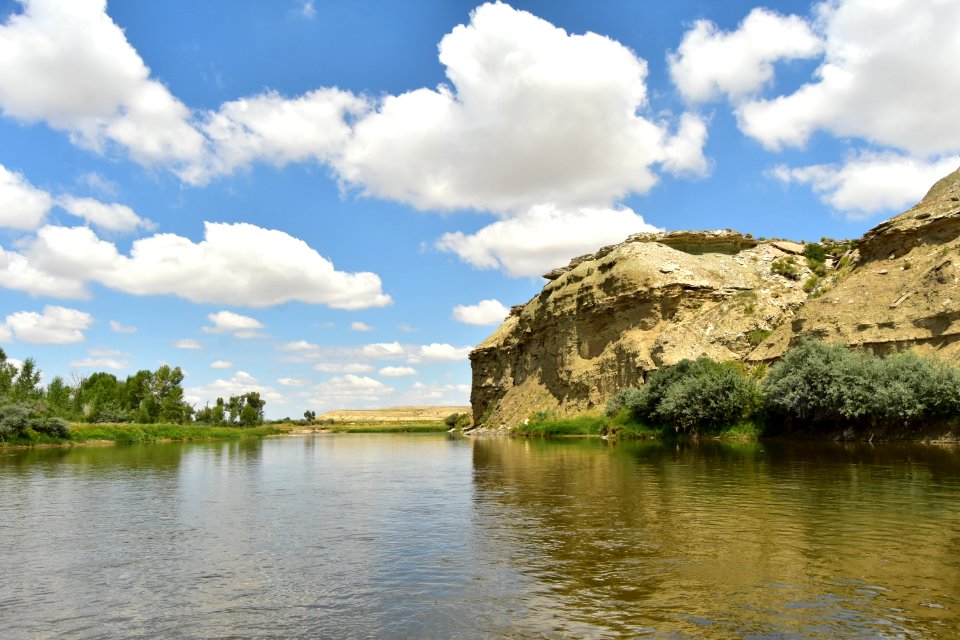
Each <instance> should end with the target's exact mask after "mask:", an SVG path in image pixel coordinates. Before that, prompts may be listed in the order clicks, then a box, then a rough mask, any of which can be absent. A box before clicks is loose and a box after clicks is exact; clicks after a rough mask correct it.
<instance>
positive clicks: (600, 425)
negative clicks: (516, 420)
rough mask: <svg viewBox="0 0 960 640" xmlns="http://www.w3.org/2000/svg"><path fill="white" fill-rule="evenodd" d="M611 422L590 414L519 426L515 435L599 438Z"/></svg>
mask: <svg viewBox="0 0 960 640" xmlns="http://www.w3.org/2000/svg"><path fill="white" fill-rule="evenodd" d="M609 422H610V419H609V418H606V417H604V416H598V415H590V414H583V415H579V416H571V417H569V418H546V419H542V420H530V421H529V422H528V423H527V424H519V425H517V426H516V427H514V430H513V433H515V434H517V435H521V436H599V435H603V433H604V428H605V427H606V425H607V423H609Z"/></svg>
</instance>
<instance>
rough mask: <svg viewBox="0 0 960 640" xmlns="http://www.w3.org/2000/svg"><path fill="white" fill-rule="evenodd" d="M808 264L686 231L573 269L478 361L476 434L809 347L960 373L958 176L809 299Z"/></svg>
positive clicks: (522, 311) (890, 225)
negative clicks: (852, 349) (927, 362)
mask: <svg viewBox="0 0 960 640" xmlns="http://www.w3.org/2000/svg"><path fill="white" fill-rule="evenodd" d="M802 251H803V245H802V244H800V243H794V242H789V241H782V240H780V241H770V242H758V241H757V240H754V239H753V238H751V237H749V236H744V235H741V234H739V233H736V232H733V231H729V230H723V231H699V232H698V231H675V232H669V233H657V234H637V235H634V236H631V237H629V238H628V239H627V240H626V241H625V242H623V243H621V244H618V245H613V246H609V247H604V248H603V249H601V250H600V251H598V252H597V253H595V254H592V255H588V256H581V257H579V258H575V259H574V260H572V261H571V262H570V264H569V265H568V266H566V267H563V268H560V269H555V270H553V271H551V272H550V273H548V274H546V275H545V276H544V277H545V278H546V279H547V280H548V281H549V282H548V283H547V284H546V286H544V288H543V291H542V292H541V293H540V294H539V295H537V296H536V297H535V298H533V299H532V300H530V301H529V302H527V303H526V304H524V305H517V306H515V307H513V309H512V310H511V315H510V317H509V318H507V320H506V321H505V322H504V323H503V325H502V326H501V327H500V328H499V329H497V330H496V332H494V333H493V335H491V336H490V337H489V338H487V340H485V341H484V342H483V343H482V344H480V345H479V346H478V347H477V348H476V349H475V350H474V351H473V352H472V353H471V355H470V360H471V363H472V367H473V389H472V393H471V403H472V407H473V417H474V423H475V424H478V425H482V426H483V427H485V428H488V429H504V428H508V427H510V426H512V425H515V424H517V423H518V422H521V421H523V420H524V419H526V418H528V417H529V416H530V415H531V414H533V413H535V412H537V411H548V412H553V413H555V414H556V415H564V414H570V413H576V412H580V411H584V410H589V409H593V408H598V407H602V406H603V405H604V404H605V403H606V401H607V399H608V398H609V397H610V395H612V394H613V393H614V392H616V391H617V390H618V389H621V388H623V387H626V386H638V385H640V384H642V383H643V381H644V379H645V378H646V376H647V375H648V374H649V372H651V371H653V370H655V369H656V368H658V367H661V366H664V365H669V364H673V363H675V362H677V361H679V360H681V359H683V358H695V357H698V356H700V355H707V356H710V357H712V358H715V359H718V360H729V359H738V360H745V361H748V362H763V361H766V362H770V361H773V360H775V359H777V358H779V357H780V356H782V355H783V353H784V352H785V351H786V350H787V349H788V348H789V347H790V346H792V345H794V344H796V343H797V342H798V341H799V340H800V339H802V337H803V336H809V337H812V338H817V339H822V340H828V341H833V342H841V343H844V344H847V345H852V346H859V347H864V348H869V349H872V350H874V351H877V352H881V353H883V352H891V351H899V350H903V349H908V348H915V349H917V350H919V351H923V352H937V353H938V354H939V355H940V356H941V357H944V358H947V359H950V360H953V361H957V362H960V266H958V263H960V170H958V171H957V172H954V173H953V174H951V175H949V176H947V177H946V178H944V179H943V180H941V181H939V182H938V183H937V184H936V185H934V187H933V188H932V189H931V190H930V192H929V193H928V194H927V196H926V197H925V198H924V199H923V200H922V201H921V202H920V203H919V204H918V205H917V206H915V207H914V208H912V209H911V210H909V211H907V212H906V213H903V214H901V215H899V216H897V217H895V218H892V219H891V220H888V221H887V222H884V223H883V224H880V225H878V226H877V227H875V228H874V229H872V230H870V231H869V232H868V233H867V234H865V235H864V237H863V238H862V240H860V242H859V246H858V250H857V251H853V252H850V253H848V254H847V255H846V256H844V257H843V260H839V264H838V265H837V266H839V267H840V268H839V269H838V270H835V271H833V272H831V274H830V275H829V276H828V277H827V278H825V279H823V280H822V281H821V285H820V288H814V289H812V291H813V292H814V296H815V297H811V298H810V299H809V300H808V294H807V293H806V292H805V291H804V288H803V286H802V284H801V283H803V282H805V281H806V280H807V279H808V278H809V277H810V275H811V273H810V271H809V269H808V268H807V265H806V262H805V260H804V259H803V258H802V257H800V256H797V254H799V253H802ZM791 257H792V258H791ZM836 258H839V256H834V259H828V260H827V263H826V264H827V265H828V266H830V265H833V264H834V262H835V259H836ZM778 259H787V260H790V259H792V262H793V264H794V265H795V267H796V271H795V273H793V274H792V275H793V278H795V279H793V278H790V277H787V276H786V275H781V273H782V271H778V270H775V269H773V268H772V265H773V264H774V261H776V260H778ZM775 271H778V272H775ZM824 283H826V285H825V286H824ZM808 289H810V287H808ZM820 294H822V295H820ZM771 331H772V334H769V336H768V332H771ZM767 336H768V337H767ZM758 343H759V344H758Z"/></svg>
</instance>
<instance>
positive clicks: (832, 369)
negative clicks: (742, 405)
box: [762, 341, 960, 426]
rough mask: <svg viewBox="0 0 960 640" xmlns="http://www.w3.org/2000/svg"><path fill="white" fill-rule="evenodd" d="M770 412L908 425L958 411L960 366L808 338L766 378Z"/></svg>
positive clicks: (824, 420) (814, 419)
mask: <svg viewBox="0 0 960 640" xmlns="http://www.w3.org/2000/svg"><path fill="white" fill-rule="evenodd" d="M762 390H763V395H764V398H765V400H766V403H767V405H768V407H769V408H770V409H771V411H773V412H775V413H777V414H780V415H782V416H783V417H785V418H788V419H792V420H798V421H801V422H806V423H811V424H831V425H837V424H846V425H854V426H856V425H859V424H869V425H905V424H910V423H917V422H921V421H923V420H931V419H946V418H955V417H957V416H958V415H960V371H958V370H957V369H956V368H954V367H951V366H948V365H946V364H943V363H941V362H938V361H935V360H929V359H925V358H920V357H918V356H916V355H913V354H911V353H902V354H897V355H892V356H890V357H888V358H880V357H877V356H874V355H872V354H870V353H864V352H858V351H853V350H851V349H848V348H846V347H844V346H842V345H833V344H825V343H821V342H814V341H804V342H802V343H801V344H800V345H798V346H797V347H794V348H793V349H791V350H790V351H788V352H787V353H786V354H785V355H784V357H783V359H782V360H781V361H780V362H778V363H777V364H776V365H774V366H773V367H771V369H770V373H769V374H768V375H767V378H766V379H765V380H764V381H763V387H762Z"/></svg>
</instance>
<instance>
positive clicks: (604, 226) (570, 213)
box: [437, 205, 657, 276]
mask: <svg viewBox="0 0 960 640" xmlns="http://www.w3.org/2000/svg"><path fill="white" fill-rule="evenodd" d="M643 231H657V228H656V227H654V226H652V225H649V224H647V223H646V222H644V220H643V218H641V217H640V216H638V215H637V214H636V213H634V212H633V211H631V210H630V209H627V208H620V209H608V208H604V209H594V208H582V209H576V210H563V209H560V208H558V207H556V206H551V205H541V206H538V207H534V208H532V209H530V210H529V211H527V212H526V213H525V214H523V215H522V216H518V217H515V218H508V219H505V220H498V221H497V222H494V223H492V224H490V225H488V226H486V227H483V228H482V229H480V230H479V231H477V232H476V233H474V234H470V235H467V234H464V233H462V232H460V231H457V232H454V233H447V234H445V235H444V236H442V237H441V238H440V240H439V241H438V242H437V248H439V249H440V250H441V251H450V252H453V253H456V254H457V255H458V256H460V258H461V259H462V260H464V261H465V262H467V263H469V264H471V265H473V266H475V267H477V268H480V269H503V270H504V271H505V272H506V273H507V274H508V275H511V276H536V275H541V274H543V273H546V272H547V271H549V270H550V269H553V268H554V267H559V266H562V265H565V264H566V263H567V262H568V261H569V260H570V259H571V258H573V257H576V256H578V255H583V254H585V253H591V252H593V251H596V250H597V249H599V248H600V247H602V246H604V245H608V244H615V243H617V242H622V241H623V240H624V239H625V238H626V237H627V236H628V235H630V234H633V233H640V232H643Z"/></svg>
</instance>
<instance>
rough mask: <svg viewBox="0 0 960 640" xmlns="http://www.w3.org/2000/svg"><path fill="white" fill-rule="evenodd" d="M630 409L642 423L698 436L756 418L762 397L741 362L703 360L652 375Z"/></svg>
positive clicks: (685, 362) (686, 363) (691, 361)
mask: <svg viewBox="0 0 960 640" xmlns="http://www.w3.org/2000/svg"><path fill="white" fill-rule="evenodd" d="M625 406H627V408H629V409H630V411H631V413H632V414H633V416H634V417H635V418H636V419H637V420H640V421H642V422H645V423H649V424H661V425H665V426H672V427H674V428H675V429H677V430H678V431H679V430H683V431H685V432H687V433H690V434H692V435H697V434H699V433H700V432H701V431H715V430H718V429H720V428H722V427H725V426H729V425H732V424H734V423H736V422H738V421H740V420H743V419H745V418H749V417H751V416H752V415H753V414H755V413H756V412H757V410H758V409H759V407H760V398H759V390H758V386H757V383H756V381H755V380H753V379H752V378H751V377H749V376H748V375H746V374H745V373H744V371H743V370H742V368H741V367H740V366H739V365H738V364H737V363H734V362H715V361H713V360H711V359H709V358H705V357H703V358H699V359H697V360H681V361H680V362H678V363H677V364H676V365H674V366H671V367H664V368H662V369H658V370H657V371H655V372H653V374H651V375H650V378H649V379H648V380H647V383H646V384H645V385H644V386H643V387H642V388H641V389H640V390H639V394H638V395H636V396H632V397H631V399H630V402H629V404H626V403H625Z"/></svg>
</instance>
